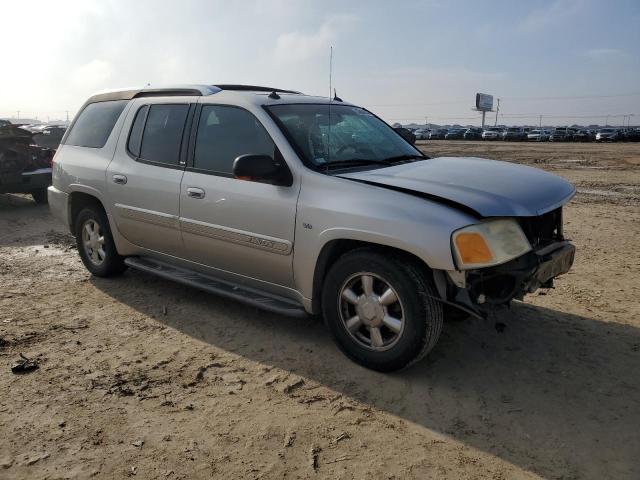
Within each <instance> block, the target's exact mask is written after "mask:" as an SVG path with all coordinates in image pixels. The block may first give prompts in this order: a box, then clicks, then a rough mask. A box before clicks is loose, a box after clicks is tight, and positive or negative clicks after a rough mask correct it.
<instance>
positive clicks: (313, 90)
mask: <svg viewBox="0 0 640 480" xmlns="http://www.w3.org/2000/svg"><path fill="white" fill-rule="evenodd" d="M0 32H2V37H3V49H2V51H3V53H2V57H1V60H0V62H1V63H0V65H2V67H1V68H0V117H7V116H14V117H15V116H16V115H17V111H18V110H19V111H20V116H21V117H22V118H24V117H32V118H33V117H34V116H38V118H39V119H40V120H46V119H47V118H49V119H54V118H64V117H65V115H66V111H69V114H70V115H71V116H72V115H73V114H74V113H75V112H76V111H77V109H78V108H79V107H80V106H81V105H82V103H83V102H84V100H85V99H86V98H87V97H88V96H90V95H91V94H92V93H95V92H97V91H100V90H104V89H114V88H121V87H131V86H144V85H147V84H151V85H152V86H160V85H163V84H171V83H202V84H215V83H246V84H254V85H268V86H276V87H279V88H287V89H294V90H300V91H302V92H304V93H308V94H313V95H323V96H326V95H328V93H329V51H330V47H331V46H333V86H334V87H335V88H336V90H337V93H338V96H340V97H341V98H343V99H344V100H347V101H350V102H353V103H356V104H359V105H362V106H365V107H367V108H369V109H370V110H372V111H373V112H374V113H376V114H378V115H380V116H381V117H383V118H384V119H385V120H386V121H388V122H389V123H393V122H400V123H409V122H420V123H424V122H425V118H427V119H428V121H429V122H434V123H440V124H445V123H446V124H453V123H460V124H478V123H479V118H480V115H479V114H478V113H477V112H474V111H472V109H471V108H472V106H473V105H474V99H475V93H476V92H483V93H488V94H492V95H494V96H495V98H496V99H497V98H500V99H501V102H500V117H499V118H498V123H499V124H500V123H503V124H516V125H521V124H538V122H539V121H540V118H539V115H544V116H543V120H542V123H543V124H549V125H554V124H555V125H559V124H573V123H577V124H584V125H587V124H590V123H600V124H605V123H606V122H607V120H608V122H609V123H610V124H616V125H622V124H623V122H625V121H627V119H628V118H629V117H626V118H625V117H623V116H624V115H629V114H634V115H635V118H634V117H630V122H631V124H632V125H633V124H634V123H635V124H640V1H639V0H608V1H606V2H604V1H602V0H536V1H533V2H528V1H513V0H483V1H471V0H469V1H462V0H448V1H445V0H443V1H436V0H395V1H389V0H384V1H377V0H369V1H362V0H354V1H345V0H338V1H334V0H323V1H317V0H316V1H314V0H298V1H296V0H239V1H238V0H236V1H232V0H181V1H180V2H176V1H166V0H155V1H152V0H139V1H130V0H100V1H94V0H56V1H51V0H47V1H40V0H29V1H23V2H20V1H15V0H0ZM607 115H609V117H607ZM487 121H488V122H491V124H493V122H494V121H495V114H488V120H487Z"/></svg>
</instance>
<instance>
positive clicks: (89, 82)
mask: <svg viewBox="0 0 640 480" xmlns="http://www.w3.org/2000/svg"><path fill="white" fill-rule="evenodd" d="M112 76H113V66H112V65H111V63H109V62H107V61H106V60H99V59H94V60H91V61H90V62H88V63H85V64H84V65H81V66H79V67H77V68H75V69H74V70H73V71H72V72H71V75H70V79H71V82H72V83H74V84H75V85H77V86H79V87H83V88H85V89H88V90H92V89H96V88H104V86H105V85H107V84H108V82H109V80H110V79H111V77H112Z"/></svg>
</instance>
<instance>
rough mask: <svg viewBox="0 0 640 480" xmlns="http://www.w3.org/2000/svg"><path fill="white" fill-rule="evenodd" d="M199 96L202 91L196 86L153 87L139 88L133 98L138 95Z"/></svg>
mask: <svg viewBox="0 0 640 480" xmlns="http://www.w3.org/2000/svg"><path fill="white" fill-rule="evenodd" d="M190 95H193V96H196V97H201V96H202V91H201V90H200V89H198V88H153V89H145V90H140V91H139V92H138V93H136V94H135V95H134V96H133V98H140V97H182V96H185V97H186V96H190Z"/></svg>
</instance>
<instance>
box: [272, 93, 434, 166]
mask: <svg viewBox="0 0 640 480" xmlns="http://www.w3.org/2000/svg"><path fill="white" fill-rule="evenodd" d="M265 108H267V110H269V111H270V112H271V113H272V114H273V115H274V116H275V118H276V119H277V121H278V123H279V124H280V127H281V128H282V129H283V130H284V132H285V134H287V137H288V138H289V140H290V141H291V142H292V143H293V146H294V148H295V149H296V151H297V152H298V154H299V155H301V156H302V157H303V158H302V160H303V161H305V162H306V163H307V164H310V165H312V166H315V167H321V166H322V165H324V164H327V163H329V162H330V163H331V164H338V165H339V163H338V162H345V164H346V163H349V162H350V161H354V160H363V161H364V160H366V161H370V162H371V163H373V162H379V163H380V164H384V163H385V161H388V160H389V159H393V158H396V157H419V156H422V153H420V151H418V150H417V149H415V148H414V147H412V146H411V145H410V144H409V143H407V141H405V140H404V139H403V138H402V137H401V136H400V135H398V133H396V132H395V131H394V130H393V129H392V128H391V127H389V125H387V124H386V123H384V122H383V121H382V120H380V119H378V118H376V117H375V116H374V115H372V114H371V113H369V112H367V111H366V110H365V109H363V108H359V107H352V106H348V105H333V104H332V105H331V121H330V120H329V105H328V104H297V105H271V106H268V107H265Z"/></svg>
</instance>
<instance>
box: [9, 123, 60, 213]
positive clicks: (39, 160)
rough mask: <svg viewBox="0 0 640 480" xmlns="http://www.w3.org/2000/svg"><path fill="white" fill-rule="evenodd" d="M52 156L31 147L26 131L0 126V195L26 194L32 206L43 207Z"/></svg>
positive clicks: (35, 147) (43, 149)
mask: <svg viewBox="0 0 640 480" xmlns="http://www.w3.org/2000/svg"><path fill="white" fill-rule="evenodd" d="M54 153H55V150H54V149H53V148H47V147H42V146H38V145H37V144H35V143H34V140H33V134H32V133H31V132H29V131H27V130H24V129H22V128H19V127H16V126H14V125H10V124H9V125H3V126H0V193H27V194H30V195H31V196H32V197H33V199H34V200H35V201H36V203H39V204H43V203H47V187H48V186H49V185H51V162H52V160H53V155H54Z"/></svg>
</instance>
